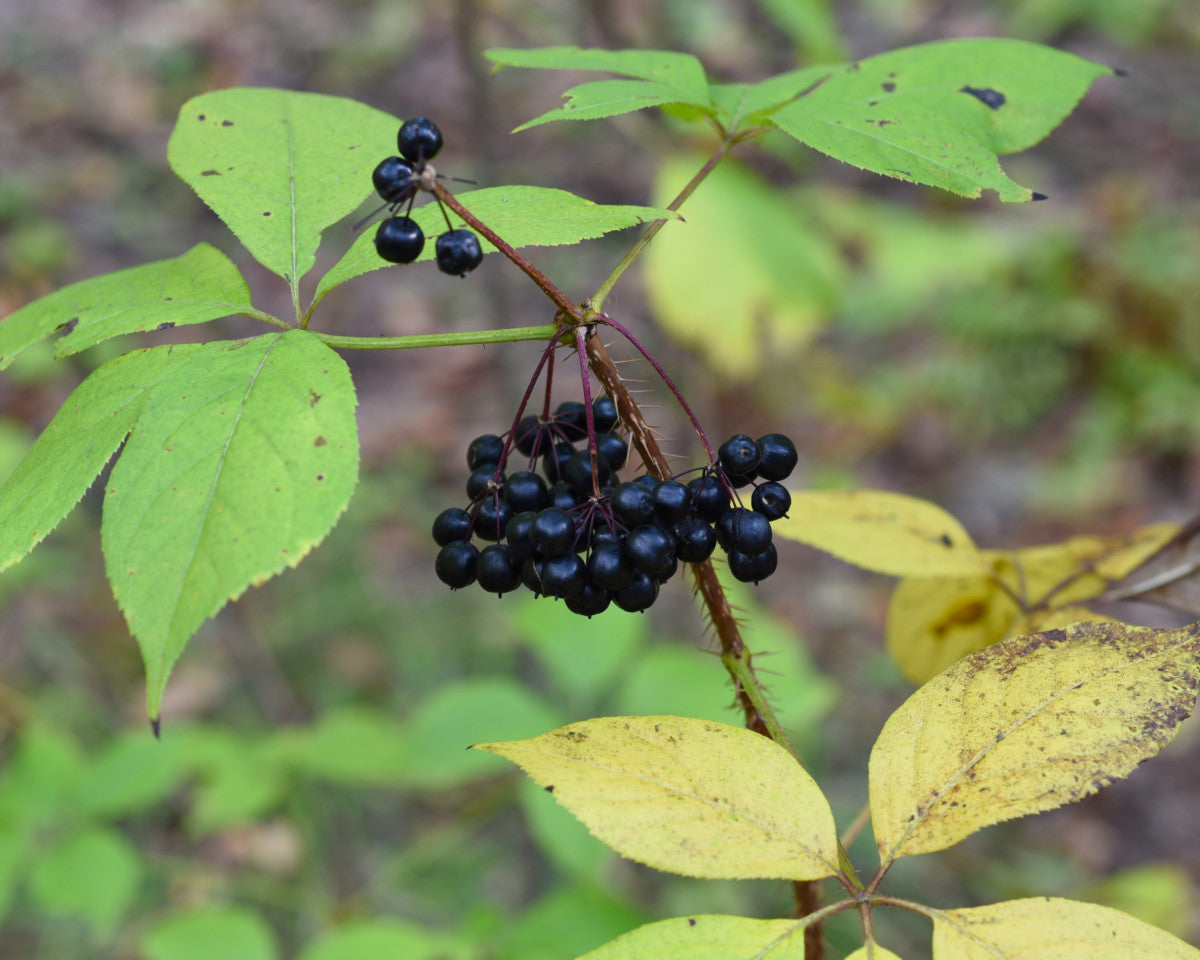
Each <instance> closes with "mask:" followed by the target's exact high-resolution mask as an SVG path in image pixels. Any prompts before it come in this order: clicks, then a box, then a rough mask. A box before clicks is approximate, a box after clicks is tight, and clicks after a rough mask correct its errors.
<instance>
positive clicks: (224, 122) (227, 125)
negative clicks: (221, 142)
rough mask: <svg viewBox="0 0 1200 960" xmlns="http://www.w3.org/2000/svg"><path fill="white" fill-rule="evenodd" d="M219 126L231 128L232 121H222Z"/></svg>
mask: <svg viewBox="0 0 1200 960" xmlns="http://www.w3.org/2000/svg"><path fill="white" fill-rule="evenodd" d="M221 126H223V127H232V126H233V121H232V120H222V121H221Z"/></svg>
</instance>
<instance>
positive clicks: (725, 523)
mask: <svg viewBox="0 0 1200 960" xmlns="http://www.w3.org/2000/svg"><path fill="white" fill-rule="evenodd" d="M717 542H718V543H719V544H721V547H722V548H723V549H724V550H725V552H726V553H733V552H735V551H736V552H738V553H745V554H749V555H751V556H753V555H755V554H759V553H762V552H763V551H764V550H766V549H767V547H769V546H770V545H771V524H770V523H769V522H768V521H767V518H766V517H764V516H763V515H762V514H761V513H755V512H754V511H753V510H747V509H746V508H745V507H734V508H733V509H732V510H730V511H729V512H728V513H727V514H725V515H724V516H723V517H721V519H720V520H718V521H717Z"/></svg>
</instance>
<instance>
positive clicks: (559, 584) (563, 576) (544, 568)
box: [539, 553, 588, 599]
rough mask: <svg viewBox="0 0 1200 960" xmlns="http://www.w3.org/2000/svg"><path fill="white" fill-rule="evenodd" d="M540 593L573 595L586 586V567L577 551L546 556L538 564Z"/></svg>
mask: <svg viewBox="0 0 1200 960" xmlns="http://www.w3.org/2000/svg"><path fill="white" fill-rule="evenodd" d="M539 570H540V572H541V575H542V593H544V594H547V595H548V596H551V597H557V598H560V599H562V598H566V597H574V596H576V595H578V594H579V593H581V592H582V591H583V588H584V587H586V586H587V582H588V577H587V567H586V566H584V563H583V560H582V558H581V557H580V556H579V554H577V553H560V554H558V555H557V556H553V557H546V559H545V560H543V561H542V562H541V564H540V565H539Z"/></svg>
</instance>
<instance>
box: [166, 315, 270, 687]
mask: <svg viewBox="0 0 1200 960" xmlns="http://www.w3.org/2000/svg"><path fill="white" fill-rule="evenodd" d="M281 339H282V337H281V336H280V337H277V338H276V340H275V343H273V344H271V346H270V347H269V348H267V349H266V350H265V351H263V355H262V359H261V360H259V362H258V367H257V368H256V369H255V371H254V373H253V375H252V376H251V377H250V379H249V380H248V381H247V383H246V389H245V390H244V391H243V392H242V399H241V402H240V403H239V404H238V409H237V415H236V416H235V417H234V418H233V421H232V422H231V423H230V426H229V432H228V434H227V435H226V437H225V444H224V446H222V447H221V456H220V458H219V459H218V461H217V469H216V471H215V474H214V476H213V481H212V484H211V485H210V486H209V488H208V495H207V496H206V497H205V498H204V522H203V523H201V524H199V526H198V528H197V531H196V535H195V538H194V539H193V541H192V545H191V547H190V548H189V549H188V552H187V557H188V561H187V567H186V569H185V571H184V576H183V580H182V581H181V583H180V587H181V589H180V591H179V594H178V596H176V597H175V600H174V601H173V603H172V606H171V620H170V624H171V627H170V629H169V631H168V634H167V635H168V637H170V635H171V633H172V632H173V631H174V629H175V618H176V616H177V615H178V613H179V600H180V597H182V596H183V590H182V586H183V584H185V583H187V579H188V576H189V575H190V574H191V572H192V570H193V569H194V568H195V564H196V555H197V553H198V552H199V547H200V541H201V540H202V539H203V538H204V531H205V530H206V529H207V527H208V519H209V516H210V514H211V507H212V502H213V498H214V497H215V496H216V493H217V487H218V485H219V484H220V482H221V477H222V475H223V474H224V470H225V459H226V457H227V455H228V453H229V445H230V444H231V443H232V442H233V435H234V434H235V433H236V432H237V427H238V424H239V423H241V420H242V416H243V415H244V414H245V411H246V403H247V402H248V400H249V397H250V394H251V392H252V391H253V390H254V385H255V384H256V383H257V382H258V378H259V375H260V374H261V373H262V370H263V367H265V366H266V364H267V358H268V357H269V356H270V355H271V351H272V350H274V349H275V347H277V346H278V345H279V342H280V340H281ZM167 648H168V645H167V644H164V645H163V649H162V651H161V652H160V653H159V666H160V667H161V666H162V663H163V657H164V655H165V654H166V652H167Z"/></svg>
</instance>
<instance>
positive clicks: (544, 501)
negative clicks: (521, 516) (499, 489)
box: [504, 470, 550, 513]
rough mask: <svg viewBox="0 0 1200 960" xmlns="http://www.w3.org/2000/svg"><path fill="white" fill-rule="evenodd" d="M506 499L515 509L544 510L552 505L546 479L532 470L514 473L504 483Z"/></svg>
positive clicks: (519, 510)
mask: <svg viewBox="0 0 1200 960" xmlns="http://www.w3.org/2000/svg"><path fill="white" fill-rule="evenodd" d="M504 499H505V500H507V501H508V504H509V506H511V507H512V508H513V510H515V511H517V512H518V513H520V512H521V511H523V510H544V509H545V508H546V507H548V506H550V494H549V493H548V492H547V490H546V481H545V480H543V479H542V478H541V477H539V476H538V475H537V474H536V473H534V472H533V471H532V470H521V471H518V472H517V473H514V474H512V475H511V476H510V477H509V478H508V479H507V480H506V481H505V483H504Z"/></svg>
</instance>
